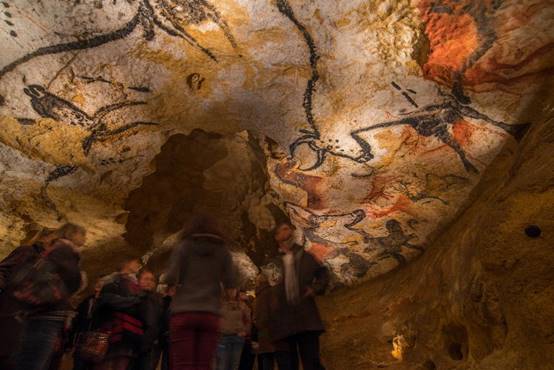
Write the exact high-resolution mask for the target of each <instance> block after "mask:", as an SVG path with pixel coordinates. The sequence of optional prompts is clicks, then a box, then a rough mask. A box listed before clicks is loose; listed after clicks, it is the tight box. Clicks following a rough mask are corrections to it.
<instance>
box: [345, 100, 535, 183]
mask: <svg viewBox="0 0 554 370" xmlns="http://www.w3.org/2000/svg"><path fill="white" fill-rule="evenodd" d="M441 94H442V93H441ZM442 96H443V102H442V103H437V104H429V105H426V106H424V107H423V108H421V109H419V110H416V111H412V112H408V113H400V115H401V116H406V117H405V118H401V119H399V120H394V121H387V122H381V123H378V124H376V125H371V126H369V127H363V128H360V129H357V130H354V131H352V132H351V135H352V137H354V139H356V141H358V140H362V139H361V137H360V136H359V135H360V134H362V133H364V132H369V131H373V130H377V129H382V128H390V127H394V126H399V125H408V126H411V127H412V128H413V129H414V130H415V131H416V132H417V134H418V135H420V136H423V137H435V138H437V139H439V140H440V141H442V142H443V143H444V144H446V145H448V146H449V147H450V148H452V149H453V150H454V151H455V152H456V154H457V155H458V157H459V158H460V160H461V161H462V163H463V165H464V167H465V169H466V171H468V172H474V173H479V170H478V169H477V168H476V167H475V166H474V165H473V164H472V163H471V162H470V161H469V160H468V159H467V155H466V152H465V151H464V149H463V148H462V146H461V145H460V144H459V143H458V142H457V141H456V140H455V138H454V137H453V136H452V134H451V132H450V129H451V126H452V125H454V124H455V123H458V122H461V121H464V120H465V119H466V118H469V119H472V120H477V121H478V122H479V121H480V122H481V123H488V124H491V125H493V126H496V127H498V128H500V129H502V130H504V131H506V132H507V133H509V134H511V135H512V136H513V137H514V138H516V139H520V138H521V137H522V136H523V135H524V134H525V132H526V131H527V129H528V128H529V124H528V123H523V124H513V125H510V124H507V123H505V122H501V121H496V120H494V119H492V118H490V117H488V116H487V115H485V114H483V113H481V112H479V111H477V110H475V109H473V108H472V107H470V106H469V105H465V104H462V103H461V102H460V101H458V100H457V98H456V97H455V96H453V95H449V94H442ZM472 122H473V121H472ZM362 149H364V150H365V148H363V147H362ZM369 150H370V151H371V148H369Z"/></svg>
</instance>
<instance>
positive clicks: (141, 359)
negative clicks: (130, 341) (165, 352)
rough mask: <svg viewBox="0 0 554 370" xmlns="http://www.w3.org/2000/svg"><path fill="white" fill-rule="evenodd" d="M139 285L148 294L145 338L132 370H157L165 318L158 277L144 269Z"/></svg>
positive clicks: (140, 274) (146, 298) (139, 278)
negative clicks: (162, 326)
mask: <svg viewBox="0 0 554 370" xmlns="http://www.w3.org/2000/svg"><path fill="white" fill-rule="evenodd" d="M138 284H139V286H140V288H141V289H142V291H143V292H144V293H145V294H146V297H145V300H144V310H143V312H144V316H145V317H144V323H145V326H144V336H143V338H142V342H141V346H140V351H139V354H138V356H137V358H136V359H135V360H134V361H133V365H132V366H131V369H132V370H155V369H156V367H157V365H158V362H159V360H160V349H159V345H160V343H159V339H160V329H161V322H162V319H163V316H164V312H163V299H162V296H161V295H160V294H158V293H157V292H156V291H155V289H156V284H157V281H156V276H155V275H154V273H153V272H152V271H150V270H146V269H143V270H141V271H140V272H139V275H138Z"/></svg>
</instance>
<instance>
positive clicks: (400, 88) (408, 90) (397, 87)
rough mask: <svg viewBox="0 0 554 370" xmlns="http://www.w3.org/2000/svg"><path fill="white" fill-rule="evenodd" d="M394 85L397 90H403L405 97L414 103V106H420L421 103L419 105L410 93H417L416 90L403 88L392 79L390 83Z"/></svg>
mask: <svg viewBox="0 0 554 370" xmlns="http://www.w3.org/2000/svg"><path fill="white" fill-rule="evenodd" d="M390 84H391V85H392V87H394V88H395V89H396V90H398V91H401V94H402V96H403V97H404V98H406V100H407V101H408V102H409V103H410V104H411V105H413V106H414V107H416V108H419V105H417V103H416V102H415V100H414V99H412V97H411V96H410V94H413V95H415V94H417V92H416V91H414V90H412V89H403V88H402V87H400V85H399V84H397V83H396V82H394V81H392V82H391V83H390Z"/></svg>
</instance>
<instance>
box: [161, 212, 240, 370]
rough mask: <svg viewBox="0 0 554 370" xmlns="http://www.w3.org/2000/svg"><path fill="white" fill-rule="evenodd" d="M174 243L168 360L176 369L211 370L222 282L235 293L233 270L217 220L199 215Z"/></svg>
mask: <svg viewBox="0 0 554 370" xmlns="http://www.w3.org/2000/svg"><path fill="white" fill-rule="evenodd" d="M183 235H184V238H183V240H182V242H181V243H180V244H179V245H178V246H177V247H176V248H175V250H174V251H173V254H172V258H171V264H170V267H169V271H168V273H167V279H166V281H167V283H168V284H169V285H173V286H176V288H177V289H176V293H175V295H174V296H173V299H172V302H171V318H170V343H171V346H170V359H171V368H172V369H173V370H185V369H187V370H189V369H196V370H210V369H211V366H212V362H213V358H214V354H215V350H216V347H217V341H218V337H219V327H220V309H221V296H222V293H223V292H222V287H223V288H224V289H226V290H227V293H228V294H229V295H231V296H232V295H233V294H236V293H235V289H234V288H235V276H234V275H235V271H234V270H235V269H234V266H233V262H232V258H231V254H230V253H229V251H228V249H227V243H226V242H225V240H224V237H223V234H222V233H221V232H220V231H219V228H218V226H217V223H216V221H215V220H214V219H213V218H211V217H208V216H197V217H195V218H194V219H193V220H192V222H191V223H190V225H189V226H188V227H187V228H186V229H185V232H184V233H183Z"/></svg>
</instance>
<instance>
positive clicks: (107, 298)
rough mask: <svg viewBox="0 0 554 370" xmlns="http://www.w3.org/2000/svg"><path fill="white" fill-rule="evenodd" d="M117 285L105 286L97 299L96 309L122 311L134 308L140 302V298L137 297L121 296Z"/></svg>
mask: <svg viewBox="0 0 554 370" xmlns="http://www.w3.org/2000/svg"><path fill="white" fill-rule="evenodd" d="M117 285H118V283H116V282H114V283H110V284H107V285H105V286H104V287H103V288H102V291H101V292H100V297H98V307H103V306H107V307H110V308H113V309H116V310H120V309H121V310H124V309H127V308H131V307H134V306H135V305H137V304H139V303H140V302H141V297H140V296H137V295H132V296H122V295H121V294H119V292H118V289H117Z"/></svg>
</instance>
